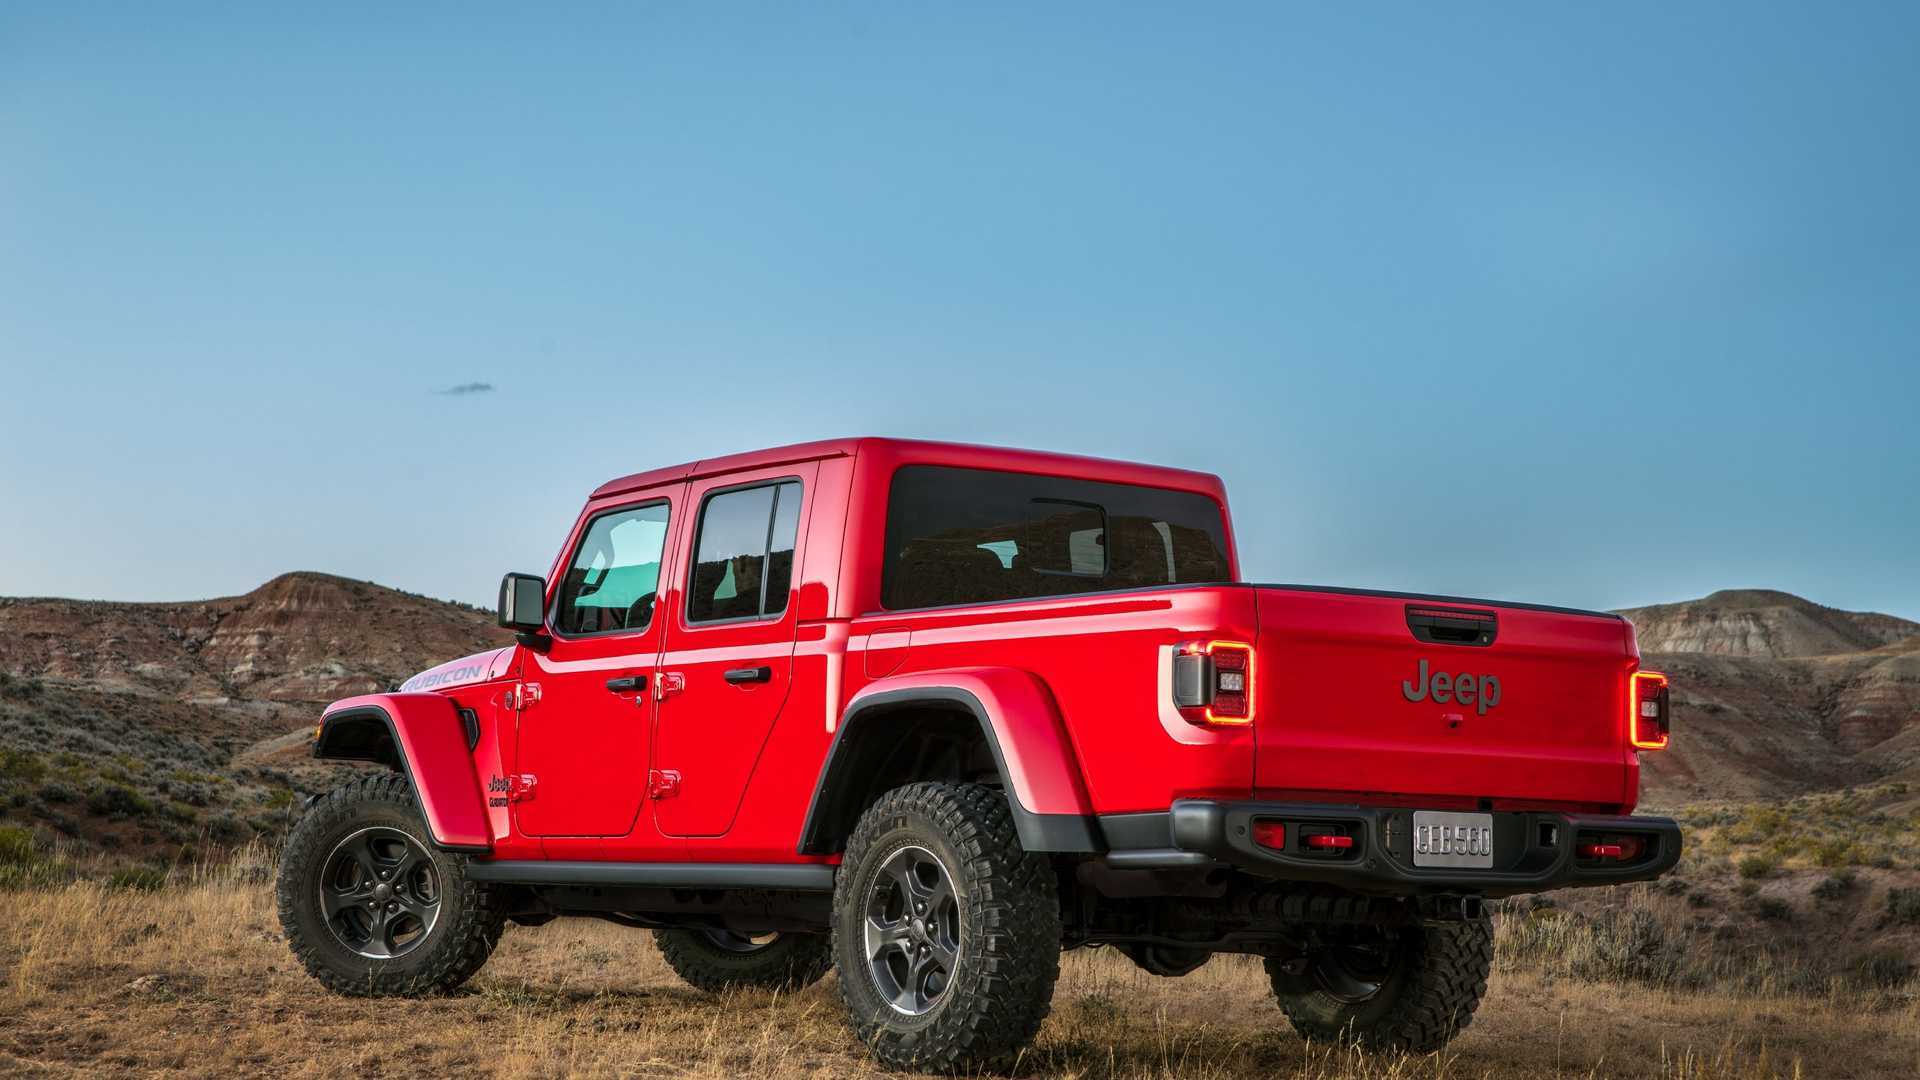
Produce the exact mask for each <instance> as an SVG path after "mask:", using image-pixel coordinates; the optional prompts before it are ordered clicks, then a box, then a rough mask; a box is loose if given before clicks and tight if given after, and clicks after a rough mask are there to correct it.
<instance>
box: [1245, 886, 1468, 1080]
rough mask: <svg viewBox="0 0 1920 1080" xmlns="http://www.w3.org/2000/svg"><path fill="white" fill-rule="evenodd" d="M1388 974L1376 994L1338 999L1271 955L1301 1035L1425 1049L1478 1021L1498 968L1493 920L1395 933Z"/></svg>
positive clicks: (1272, 974)
mask: <svg viewBox="0 0 1920 1080" xmlns="http://www.w3.org/2000/svg"><path fill="white" fill-rule="evenodd" d="M1392 933H1393V934H1394V941H1395V949H1394V953H1395V955H1394V963H1393V967H1392V970H1391V972H1390V973H1389V974H1388V975H1387V977H1386V978H1385V979H1384V980H1383V981H1382V982H1381V983H1380V989H1379V991H1378V992H1377V993H1375V994H1374V995H1373V996H1372V997H1371V998H1369V999H1367V1000H1365V1001H1360V1002H1354V1003H1348V1002H1344V1001H1341V1000H1339V999H1337V998H1335V997H1333V996H1332V995H1330V994H1328V993H1327V992H1326V991H1324V990H1321V989H1316V988H1313V987H1311V986H1310V985H1307V983H1306V977H1304V976H1301V975H1296V974H1290V973H1288V972H1287V971H1286V970H1285V965H1284V961H1281V960H1277V959H1269V960H1268V961H1267V977H1268V978H1269V980H1271V982H1272V983H1273V993H1274V998H1275V999H1276V1000H1277V1001H1278V1002H1279V1003H1280V1008H1281V1011H1283V1012H1285V1013H1286V1014H1287V1019H1288V1020H1290V1021H1292V1023H1293V1027H1294V1030H1295V1031H1298V1032H1299V1033H1300V1034H1301V1036H1303V1037H1305V1038H1308V1039H1313V1040H1316V1041H1325V1042H1339V1043H1347V1044H1352V1045H1355V1046H1358V1047H1360V1048H1361V1049H1364V1050H1370V1051H1375V1052H1392V1051H1400V1052H1403V1053H1408V1054H1425V1053H1431V1052H1432V1051H1435V1050H1438V1049H1440V1048H1441V1047H1442V1046H1445V1045H1446V1044H1447V1043H1448V1041H1449V1040H1451V1039H1452V1038H1453V1037H1454V1036H1455V1035H1458V1034H1459V1033H1460V1032H1461V1031H1463V1030H1465V1029H1466V1026H1467V1025H1468V1024H1469V1023H1471V1022H1472V1021H1473V1013H1474V1010H1475V1009H1477V1008H1479V1006H1480V997H1481V995H1483V994H1485V993H1486V992H1487V973H1488V972H1489V971H1490V970H1491V969H1492V967H1493V924H1492V922H1490V921H1488V920H1486V919H1474V920H1470V921H1468V922H1460V923H1446V924H1439V925H1428V926H1411V927H1405V928H1402V929H1399V930H1396V931H1393V932H1392Z"/></svg>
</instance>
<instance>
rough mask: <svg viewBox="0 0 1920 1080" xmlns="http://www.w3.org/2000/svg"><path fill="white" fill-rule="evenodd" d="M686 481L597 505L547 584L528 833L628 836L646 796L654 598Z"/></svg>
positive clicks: (531, 699) (530, 670)
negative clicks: (546, 642) (548, 638)
mask: <svg viewBox="0 0 1920 1080" xmlns="http://www.w3.org/2000/svg"><path fill="white" fill-rule="evenodd" d="M681 491H682V486H681V485H678V484H675V485H672V486H670V487H667V488H660V489H655V490H652V491H649V492H644V493H641V494H638V495H635V496H632V497H631V498H623V499H622V500H621V501H620V502H619V503H618V504H616V505H609V506H608V507H606V508H604V509H599V508H596V509H595V510H594V511H593V512H592V513H591V515H590V516H589V517H588V518H587V519H586V523H585V525H584V527H582V528H581V529H579V530H578V539H577V540H576V541H575V544H574V549H573V552H572V554H571V555H570V556H569V557H568V560H567V562H566V568H565V570H564V572H563V575H562V577H561V578H560V580H559V581H557V582H554V583H553V584H552V585H551V587H550V589H549V593H550V595H549V598H548V605H547V612H548V621H547V629H548V631H549V632H550V634H551V635H552V638H553V644H552V646H551V647H550V648H548V649H547V651H546V652H545V653H541V652H530V653H529V655H530V658H531V662H530V663H529V664H528V665H527V667H526V675H525V680H526V684H527V686H526V690H527V692H526V693H524V694H522V698H523V702H522V706H521V709H520V712H519V764H518V770H519V774H520V780H519V781H518V782H517V783H516V784H515V785H514V787H515V789H516V794H515V795H514V798H515V800H516V801H515V802H514V803H513V805H514V808H515V823H516V824H517V825H518V827H519V829H520V831H521V832H522V833H524V834H525V835H528V836H625V835H627V834H628V833H630V832H632V831H633V826H634V822H635V821H636V820H637V818H638V817H639V813H640V804H641V802H642V801H643V800H644V799H645V798H646V792H647V768H648V752H647V746H648V741H649V732H650V728H651V725H652V718H653V708H654V702H653V691H654V685H653V680H654V677H655V675H656V666H657V664H658V662H659V659H660V639H661V634H662V630H663V624H664V623H665V621H666V620H665V619H664V618H663V617H662V616H663V614H664V613H663V612H660V611H657V610H655V603H654V601H655V599H656V597H657V596H658V595H659V592H660V568H661V567H662V566H663V565H665V563H666V559H667V557H668V555H669V554H670V552H669V551H668V546H669V537H670V536H671V535H672V532H673V526H674V525H675V524H677V521H676V520H675V519H676V515H675V510H676V508H677V504H678V502H679V499H680V494H681Z"/></svg>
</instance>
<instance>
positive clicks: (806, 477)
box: [654, 462, 818, 836]
mask: <svg viewBox="0 0 1920 1080" xmlns="http://www.w3.org/2000/svg"><path fill="white" fill-rule="evenodd" d="M817 468H818V466H817V464H816V463H814V462H807V463H803V464H801V465H797V466H781V467H778V468H772V469H760V470H755V471H752V472H747V473H730V474H728V475H726V476H725V477H721V478H716V479H711V480H706V481H695V482H694V483H693V484H692V485H690V487H689V490H688V495H687V503H688V505H689V506H692V507H696V508H697V509H696V511H695V513H694V514H692V515H690V518H691V520H689V521H688V522H687V524H686V527H685V528H684V529H683V531H682V543H683V544H684V545H685V546H686V550H687V551H688V553H689V556H688V558H686V559H683V560H681V563H680V565H681V569H680V570H679V575H680V585H681V587H682V589H683V590H684V592H683V594H682V595H681V596H680V597H679V598H677V599H676V600H675V602H674V603H673V605H672V607H673V610H672V611H671V612H670V613H667V616H666V617H667V622H668V627H667V638H666V646H665V648H666V651H665V653H664V654H663V656H662V657H661V664H660V667H661V675H660V679H661V681H660V684H659V686H660V697H661V700H660V706H659V716H658V719H657V721H656V723H657V731H656V735H655V740H654V751H655V756H656V762H657V763H656V766H655V767H656V768H657V769H658V770H659V771H660V773H661V779H662V783H660V784H656V785H655V790H656V792H657V795H658V798H657V801H656V802H655V803H654V819H655V822H656V823H657V824H658V825H659V828H660V831H661V832H662V833H665V834H666V835H669V836H720V835H723V834H725V833H726V832H727V831H728V829H730V828H731V827H732V825H733V820H734V815H735V814H736V813H737V812H738V810H739V807H740V802H741V798H742V796H743V795H744V794H745V792H746V789H747V785H748V784H749V783H750V782H751V778H752V776H753V774H754V772H755V770H756V768H757V767H759V766H760V764H761V762H760V755H761V751H762V750H763V749H764V748H765V746H766V744H767V737H768V735H769V734H771V733H772V731H773V725H774V722H775V720H777V719H778V718H779V716H780V711H781V709H782V707H783V706H784V705H785V702H786V699H787V690H788V687H789V685H790V684H791V682H792V668H793V646H794V636H795V627H796V622H795V618H796V609H795V605H794V603H793V596H792V594H793V589H794V584H795V581H794V571H795V568H796V567H798V566H799V565H801V563H800V558H801V556H803V555H804V551H803V545H804V543H805V536H804V534H805V529H804V528H803V525H804V523H805V521H806V512H807V509H808V507H809V506H810V505H811V504H810V501H809V500H810V496H811V493H812V488H813V480H814V477H815V475H816V470H817Z"/></svg>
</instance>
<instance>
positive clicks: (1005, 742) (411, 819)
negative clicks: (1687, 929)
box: [278, 438, 1680, 1069]
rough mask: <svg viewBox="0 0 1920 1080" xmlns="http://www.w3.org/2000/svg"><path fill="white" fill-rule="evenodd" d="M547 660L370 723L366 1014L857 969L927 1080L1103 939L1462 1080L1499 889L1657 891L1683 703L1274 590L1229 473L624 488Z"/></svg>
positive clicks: (822, 450)
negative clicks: (597, 975) (624, 965)
mask: <svg viewBox="0 0 1920 1080" xmlns="http://www.w3.org/2000/svg"><path fill="white" fill-rule="evenodd" d="M499 618H500V622H501V624H502V625H504V626H507V627H510V628H512V629H513V630H514V631H516V632H517V644H516V645H514V646H511V647H508V648H502V649H498V650H495V651H493V652H488V653H481V654H479V655H476V656H470V657H466V658H464V659H460V660H455V661H452V662H450V663H448V664H444V665H442V666H440V667H437V668H434V669H432V670H430V671H427V672H424V673H422V674H420V675H416V676H414V677H413V678H412V679H409V680H408V681H407V682H406V683H405V684H404V685H402V686H401V687H399V688H398V689H396V690H395V691H394V692H392V693H386V694H372V695H368V696H364V697H356V698H350V699H348V700H345V701H340V702H336V703H335V704H334V705H332V706H330V707H329V708H328V709H327V710H326V712H325V714H324V717H323V718H322V720H321V722H320V725H319V728H318V730H317V732H316V736H315V744H314V754H315V755H316V756H317V757H321V758H331V759H345V760H360V761H370V762H376V763H379V764H382V765H385V766H387V767H388V768H389V769H390V770H391V771H390V772H385V773H382V772H377V771H376V772H372V773H369V774H368V775H367V776H366V777H365V778H363V779H361V780H359V781H357V782H354V783H350V784H347V785H345V786H343V787H341V788H339V789H337V790H335V791H333V792H331V793H329V794H327V795H325V796H321V797H318V798H316V799H315V800H313V801H312V803H311V805H310V807H309V809H308V811H307V813H306V814H305V815H304V816H303V817H302V819H301V820H300V822H299V823H298V825H297V826H296V827H295V829H294V830H293V832H292V834H291V836H290V838H289V842H288V844H287V848H286V852H285V855H284V859H283V864H282V868H281V872H280V878H279V885H278V897H279V907H280V917H281V920H282V922H283V924H284V925H285V928H286V932H287V936H288V939H289V941H290V942H291V943H292V945H293V948H294V950H295V952H296V953H297V954H298V956H299V957H300V959H301V960H302V961H303V962H304V964H305V965H306V967H307V968H308V969H309V970H310V971H311V972H312V973H313V974H314V975H315V976H317V977H318V978H319V979H321V980H322V981H323V982H324V983H326V984H327V985H328V986H330V987H332V988H334V989H336V990H338V991H340V992H343V993H352V994H368V993H371V994H408V993H424V992H430V991H435V990H444V989H446V988H449V987H452V986H454V985H456V984H458V983H459V982H461V981H462V980H464V979H466V978H467V977H468V976H470V975H472V974H473V973H474V972H475V971H476V970H477V969H478V968H479V967H480V965H481V964H482V963H483V962H484V961H485V959H486V957H487V955H488V953H489V952H490V951H491V949H492V948H493V945H494V943H495V941H496V940H497V939H498V937H499V935H500V933H501V932H502V929H503V925H504V923H506V922H509V921H511V922H515V923H519V924H522V925H530V924H537V923H541V922H545V921H547V920H550V919H553V918H555V917H558V916H562V915H585V916H594V917H598V918H603V919H609V920H612V921H615V922H618V923H621V924H623V925H628V926H634V927H641V928H646V929H650V930H652V931H653V932H654V933H655V935H656V940H657V942H658V944H659V947H660V948H661V950H662V952H663V953H664V955H665V957H666V959H667V961H668V962H669V963H670V964H671V965H672V966H673V968H674V969H675V970H676V971H677V972H678V973H679V974H680V975H682V976H683V977H685V978H686V979H687V980H688V981H689V982H691V983H693V984H695V985H696V986H700V987H704V988H711V989H724V988H728V987H737V986H767V987H794V986H799V985H804V984H806V983H808V982H811V981H813V980H815V979H818V978H819V977H821V976H822V975H823V974H824V973H825V972H826V971H827V969H828V968H830V967H831V968H834V969H836V970H837V971H838V975H839V987H840V993H841V994H842V996H843V997H844V999H845V1002H846V1005H847V1008H848V1010H849V1013H850V1015H851V1017H852V1020H853V1024H854V1027H855V1029H856V1030H857V1031H858V1033H859V1035H860V1037H861V1038H862V1039H863V1040H864V1041H865V1042H866V1043H867V1045H868V1046H869V1047H870V1048H871V1050H872V1052H873V1053H874V1054H875V1055H876V1056H877V1057H878V1058H879V1059H880V1060H881V1061H882V1062H884V1063H885V1064H887V1065H889V1066H896V1067H913V1068H933V1069H973V1068H983V1067H991V1066H993V1065H995V1064H998V1063H1003V1062H1005V1061H1006V1060H1008V1059H1009V1058H1010V1057H1011V1056H1012V1055H1014V1054H1016V1053H1017V1052H1018V1051H1019V1049H1020V1048H1021V1047H1022V1046H1024V1045H1025V1044H1026V1043H1027V1042H1028V1041H1029V1040H1030V1039H1031V1038H1032V1037H1033V1035H1034V1033H1035V1031H1036V1030H1037V1029H1038V1028H1039V1025H1040V1023H1041V1020H1042V1019H1043V1018H1044V1017H1045V1015H1046V1013H1047V1010H1048V1007H1049V1000H1050V998H1051V995H1052V991H1053V984H1054V980H1055V977H1056V975H1057V973H1058V970H1059V956H1060V952H1061V950H1062V949H1063V948H1075V947H1081V946H1095V945H1105V946H1111V947H1113V948H1116V949H1118V950H1120V951H1122V952H1123V953H1125V954H1126V955H1127V956H1128V957H1130V958H1131V959H1132V960H1133V961H1134V962H1136V963H1138V964H1139V965H1140V966H1141V967H1143V968H1145V969H1146V970H1148V971H1151V972H1153V973H1155V974H1160V975H1169V976H1171V975H1182V974H1185V973H1187V972H1189V971H1192V970H1193V969H1195V968H1197V967H1199V966H1200V965H1201V964H1203V963H1205V962H1206V960H1207V959H1208V957H1210V956H1212V955H1213V954H1214V953H1220V952H1237V953H1251V954H1255V955H1258V956H1261V957H1263V958H1265V962H1266V966H1267V971H1268V973H1269V975H1270V976H1271V979H1272V984H1273V990H1274V993H1275V995H1276V998H1277V1000H1278V1002H1279V1004H1280V1006H1281V1008H1282V1009H1283V1010H1284V1011H1285V1013H1286V1015H1287V1016H1288V1017H1289V1019H1290V1020H1291V1021H1292V1023H1293V1024H1294V1025H1295V1027H1297V1028H1298V1029H1299V1030H1300V1031H1302V1032H1303V1033H1305V1034H1307V1035H1309V1036H1312V1037H1316V1038H1330V1039H1331V1038H1338V1039H1347V1040H1351V1041H1353V1042H1355V1043H1357V1044H1359V1045H1361V1046H1363V1047H1366V1048H1370V1049H1397V1050H1405V1051H1414V1052H1419V1051H1426V1050H1430V1049H1432V1048H1435V1047H1437V1046H1439V1045H1441V1044H1443V1043H1444V1042H1445V1041H1446V1040H1447V1039H1449V1038H1451V1037H1452V1036H1453V1035H1454V1034H1455V1033H1456V1032H1457V1031H1459V1030H1460V1029H1461V1028H1462V1027H1464V1026H1465V1025H1466V1023H1467V1022H1468V1020H1469V1019H1470V1017H1471V1016H1472V1013H1473V1010H1474V1008H1475V1007H1476V1005H1477V1004H1478V1002H1479V998H1480V996H1481V994H1482V992H1483V991H1484V989H1485V986H1486V977H1487V971H1488V966H1489V963H1490V961H1491V955H1492V934H1491V928H1490V923H1489V920H1488V917H1487V914H1486V908H1485V901H1486V900H1488V899H1489V898H1495V897H1502V896H1508V895H1512V894H1515V893H1527V892H1538V891H1542V890H1547V889H1557V888H1564V887H1570V886H1583V885H1606V884H1613V883H1617V882H1627V881H1643V880H1647V879H1650V878H1654V877H1657V876H1659V875H1660V874H1662V873H1664V872H1665V871H1667V870H1668V869H1669V868H1671V867H1672V866H1673V865H1674V863H1675V861H1676V860H1677V859H1678V858H1679V855H1680V832H1679V829H1678V828H1677V827H1676V826H1675V824H1674V823H1673V822H1672V821H1671V820H1668V819H1666V818H1658V817H1635V816H1631V815H1632V812H1633V809H1634V803H1635V801H1636V798H1637V795H1638V788H1639V769H1640V766H1639V755H1640V753H1641V752H1643V751H1648V750H1657V749H1659V748H1660V747H1662V746H1664V745H1665V744H1666V741H1667V733H1668V719H1669V717H1668V695H1667V690H1666V680H1665V679H1664V677H1662V676H1660V675H1658V674H1656V673H1653V672H1647V671H1642V670H1640V660H1639V652H1638V649H1637V648H1636V646H1635V643H1634V632H1633V627H1632V625H1631V624H1630V623H1628V622H1627V621H1625V620H1624V619H1621V618H1619V617H1618V616H1615V615H1610V614H1606V613H1603V612H1592V611H1575V610H1569V609H1565V608H1554V607H1544V606H1539V605H1532V604H1511V603H1496V602H1492V601H1486V600H1469V599H1460V598H1456V597H1443V596H1425V595H1410V594H1404V593H1389V592H1377V591H1369V590H1362V589H1342V588H1326V587H1320V586H1307V585H1256V584H1248V583H1243V582H1242V581H1241V580H1240V566H1239V557H1238V554H1237V552H1236V550H1235V544H1234V536H1233V531H1232V529H1231V527H1230V525H1229V519H1228V514H1227V501H1226V494H1225V491H1224V489H1223V487H1222V485H1221V482H1220V480H1219V479H1218V478H1217V477H1214V476H1210V475H1206V474H1202V473H1194V472H1186V471H1182V470H1177V469H1168V468H1156V467H1153V466H1147V465H1135V464H1124V463H1120V462H1113V461H1102V460H1094V459H1089V458H1081V457H1071V456H1066V455H1059V454H1048V453H1035V452H1029V451H1021V450H1002V449H989V448H984V447H976V446H962V445H951V444H941V443H928V442H909V441H901V440H893V439H871V438H870V439H854V440H846V441H835V442H819V443H809V444H805V445H800V446H789V447H783V448H780V449H774V450H764V451H760V452H757V453H749V454H739V455H735V456H731V457H723V458H717V459H713V460H707V461H700V462H695V463H692V464H687V465H678V466H675V467H672V468H667V469H657V470H654V471H651V472H644V473H638V474H636V475H633V476H626V477H622V478H620V479H618V480H613V481H611V482H609V483H607V484H604V485H602V486H601V487H600V488H599V489H598V490H596V491H594V492H593V494H592V496H591V497H590V498H589V499H588V501H587V504H586V507H585V508H584V509H583V510H582V511H581V513H580V516H579V519H578V520H577V521H576V522H575V523H574V526H573V529H572V531H571V532H570V533H569V535H568V537H567V540H566V543H565V545H564V546H563V547H562V549H561V551H560V553H559V555H558V557H557V559H556V561H555V563H554V565H553V567H552V569H551V570H550V571H549V573H548V575H547V576H546V577H545V578H540V577H535V576H531V575H523V574H509V575H507V577H506V579H505V581H504V582H503V583H502V585H501V590H500V610H499Z"/></svg>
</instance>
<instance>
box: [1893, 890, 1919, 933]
mask: <svg viewBox="0 0 1920 1080" xmlns="http://www.w3.org/2000/svg"><path fill="white" fill-rule="evenodd" d="M1887 921H1888V922H1891V923H1894V924H1896V925H1901V926H1904V925H1907V924H1909V923H1920V887H1915V888H1910V889H1888V890H1887Z"/></svg>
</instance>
